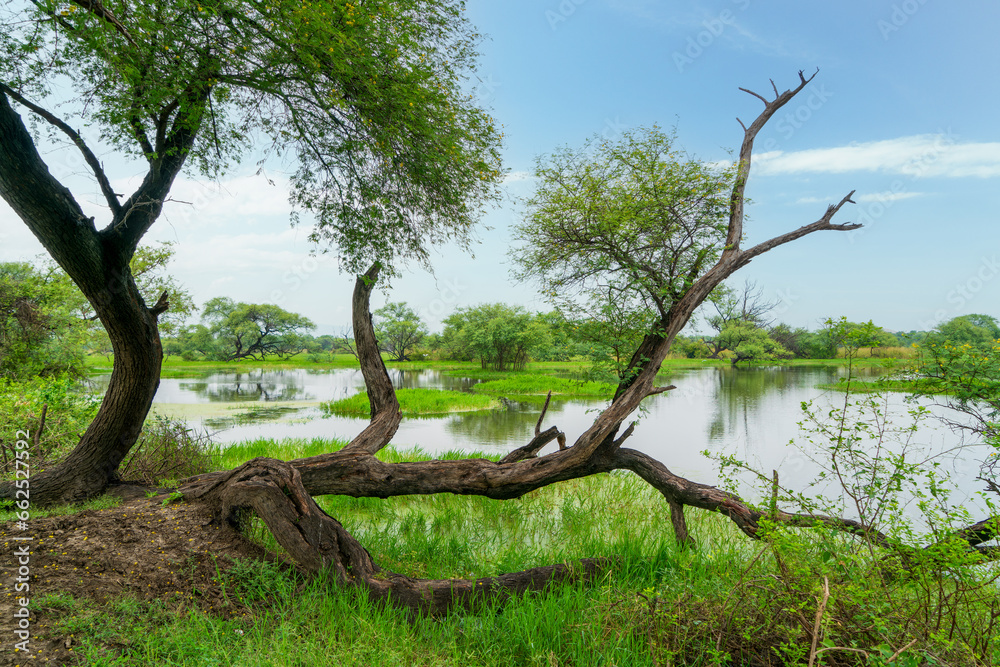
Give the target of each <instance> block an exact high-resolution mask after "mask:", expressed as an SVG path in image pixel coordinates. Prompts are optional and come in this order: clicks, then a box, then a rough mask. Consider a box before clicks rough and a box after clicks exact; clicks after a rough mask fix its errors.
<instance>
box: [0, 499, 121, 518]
mask: <svg viewBox="0 0 1000 667" xmlns="http://www.w3.org/2000/svg"><path fill="white" fill-rule="evenodd" d="M8 502H12V501H8ZM121 502H122V501H121V498H119V497H117V496H110V495H103V496H98V497H96V498H93V499H91V500H88V501H86V502H82V503H75V504H71V505H50V506H48V507H34V506H33V507H32V508H31V518H32V519H40V518H42V517H47V516H62V515H64V514H78V513H80V512H85V511H87V510H105V509H109V508H111V507H118V505H120V504H121ZM17 514H18V510H16V509H9V507H5V508H0V521H17Z"/></svg>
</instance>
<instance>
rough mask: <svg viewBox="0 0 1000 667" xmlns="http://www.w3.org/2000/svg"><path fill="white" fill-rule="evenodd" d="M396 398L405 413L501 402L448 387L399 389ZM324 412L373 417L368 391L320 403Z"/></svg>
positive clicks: (470, 408) (490, 405)
mask: <svg viewBox="0 0 1000 667" xmlns="http://www.w3.org/2000/svg"><path fill="white" fill-rule="evenodd" d="M396 398H397V399H398V400H399V409H400V411H401V412H402V413H403V414H404V415H441V414H448V413H451V412H472V411H476V410H494V409H496V408H499V407H500V402H499V401H498V400H497V399H495V398H490V397H489V396H482V395H477V394H470V393H467V392H462V391H449V390H447V389H397V390H396ZM321 407H322V409H323V411H324V412H327V413H329V414H334V415H345V416H351V417H370V416H371V405H370V404H369V402H368V392H366V391H363V392H361V393H360V394H354V395H353V396H348V397H347V398H342V399H340V400H338V401H331V402H329V403H323V404H322V405H321Z"/></svg>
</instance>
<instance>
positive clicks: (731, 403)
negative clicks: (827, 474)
mask: <svg viewBox="0 0 1000 667" xmlns="http://www.w3.org/2000/svg"><path fill="white" fill-rule="evenodd" d="M389 372H390V375H391V377H392V380H393V382H394V384H395V386H396V387H397V388H410V387H423V388H435V389H452V390H459V391H468V390H469V389H470V388H471V387H472V385H473V384H475V381H474V380H470V379H467V378H461V377H454V376H450V375H444V374H442V373H441V372H439V371H436V370H415V371H409V370H408V371H402V370H398V369H390V371H389ZM844 372H845V369H843V368H838V367H835V366H829V367H815V366H812V367H806V366H798V367H773V368H750V369H737V370H734V369H731V368H723V367H718V366H712V367H705V368H695V369H690V370H681V371H675V372H673V374H671V375H670V376H668V377H664V378H662V379H661V384H667V383H670V384H675V385H677V389H675V390H673V391H670V392H667V393H665V394H661V395H659V396H654V397H652V398H650V399H647V401H646V403H645V405H644V407H643V409H642V410H641V411H640V412H639V413H637V414H636V415H635V416H634V417H635V419H637V420H638V421H639V424H638V425H637V427H636V429H635V434H634V435H633V436H632V437H631V438H630V439H629V441H628V443H627V445H626V446H628V447H631V448H634V449H638V450H640V451H643V452H645V453H647V454H649V455H651V456H654V457H655V458H657V459H659V460H660V461H662V462H664V463H665V464H666V465H667V466H668V467H669V468H670V469H671V470H672V471H673V472H675V473H677V474H680V475H684V476H688V477H692V478H693V479H697V480H699V481H702V482H705V483H717V481H718V474H717V473H718V471H717V464H716V463H715V462H714V461H713V460H712V459H711V458H710V457H706V456H705V455H704V454H703V452H706V451H707V452H710V453H713V454H716V455H722V454H727V455H734V456H737V457H739V458H741V459H743V460H746V461H748V462H750V463H751V464H753V465H754V467H756V468H758V469H760V470H763V471H765V472H766V473H770V471H771V470H772V469H778V470H779V471H780V473H781V475H782V479H783V480H788V481H795V480H796V478H797V477H799V478H809V477H814V476H815V474H816V466H815V464H814V463H812V462H811V461H810V460H809V458H808V456H807V455H806V453H804V452H803V448H804V449H805V452H808V451H810V446H809V444H808V439H807V434H806V433H804V432H803V431H802V430H801V429H800V426H799V424H800V422H802V421H803V418H804V413H803V409H802V404H803V403H804V402H810V401H811V402H812V403H813V405H814V407H815V408H816V409H817V411H818V412H820V413H822V414H825V413H826V412H827V411H828V410H829V409H830V408H831V407H833V406H837V405H842V404H843V402H844V395H843V393H837V392H832V391H829V390H824V389H820V388H819V387H818V386H817V385H820V384H824V383H831V382H834V381H836V380H837V378H838V377H841V376H842V375H843V374H844ZM98 381H99V382H100V380H98ZM104 381H105V382H106V379H105V380H104ZM97 389H98V390H99V391H103V388H102V387H100V386H98V388H97ZM363 389H364V380H363V378H362V376H361V372H360V371H356V370H319V371H317V370H308V369H292V370H283V371H273V370H267V371H257V372H238V373H211V374H208V375H205V376H204V377H199V378H194V379H176V378H174V379H171V378H164V379H162V380H161V381H160V387H159V391H158V392H157V394H156V398H155V399H154V405H153V408H154V410H155V411H156V412H158V413H160V414H166V415H170V416H174V417H178V418H182V419H185V420H186V421H187V422H188V423H189V424H190V425H191V426H192V428H195V429H198V430H204V431H208V432H210V433H211V434H212V436H213V438H214V439H215V440H216V441H218V442H222V443H233V442H240V441H243V440H248V439H257V438H276V439H280V438H316V437H324V438H341V439H345V440H347V439H350V438H351V437H353V436H354V435H356V434H357V433H358V432H360V431H361V429H363V428H364V427H365V425H366V423H367V420H365V419H353V418H345V417H327V416H325V415H324V414H323V413H322V411H321V410H320V409H319V404H320V403H321V402H323V401H330V400H335V399H339V398H343V397H346V396H349V395H351V394H353V393H355V392H358V391H361V390H363ZM904 398H905V397H904V396H903V395H902V394H891V395H890V396H889V399H888V402H887V403H886V405H885V406H884V408H885V410H886V411H887V412H888V414H889V415H890V416H891V417H892V418H893V419H895V420H896V421H897V423H898V424H899V426H904V425H906V424H908V421H907V419H906V414H907V411H908V410H910V409H912V408H913V405H912V404H910V403H907V402H906V401H905V400H904ZM604 405H605V403H604V401H600V400H576V399H574V400H553V402H552V405H551V406H550V407H549V410H548V413H547V414H546V417H545V421H544V424H543V428H548V427H549V426H553V425H554V426H558V427H559V428H560V429H561V430H563V431H564V432H565V433H566V434H567V439H568V441H569V442H570V443H572V442H573V440H574V439H575V438H576V436H578V435H579V434H580V433H581V432H582V431H584V430H585V429H586V428H587V426H588V425H589V424H590V423H592V421H593V419H594V418H595V416H596V415H597V413H598V412H599V411H600V409H601V408H602V407H603V406H604ZM931 409H932V411H934V412H942V411H943V408H940V407H936V406H931ZM539 411H540V407H539V406H537V405H528V404H519V403H508V404H507V406H506V407H505V408H503V409H499V410H493V411H484V412H467V413H458V414H451V415H447V416H439V417H414V418H404V419H403V422H402V424H401V425H400V427H399V430H398V432H397V433H396V436H395V438H394V439H393V444H394V446H396V447H397V448H399V449H405V448H408V447H411V446H418V447H420V448H421V449H422V450H423V451H425V452H427V453H429V454H440V453H442V452H446V451H449V450H459V451H483V452H491V453H504V452H508V451H510V450H511V449H514V448H515V447H518V446H520V445H523V444H524V443H526V442H527V441H528V440H529V439H530V438H531V436H532V434H533V430H534V425H535V422H536V421H537V419H538V415H539ZM960 438H961V436H960V435H958V434H955V433H953V432H952V431H950V430H948V429H947V428H945V427H943V426H941V425H940V424H939V423H938V422H937V421H936V420H934V419H929V420H926V421H925V422H924V423H923V424H922V425H921V426H920V428H919V429H917V431H916V433H915V435H914V436H913V439H914V440H915V441H916V444H917V445H919V447H920V448H921V449H922V450H923V451H927V452H932V451H943V450H947V449H950V448H953V447H955V446H956V445H958V444H960V442H961V440H960ZM793 441H794V442H796V443H797V444H798V446H795V445H792V444H790V443H791V442H793ZM554 446H555V445H552V447H554ZM981 456H982V454H981V452H973V453H969V452H962V453H960V454H958V455H953V456H950V457H948V458H946V459H944V462H943V467H944V469H945V472H946V473H947V474H948V475H949V476H951V477H952V478H953V479H954V480H956V481H958V482H959V485H960V486H962V487H967V488H968V490H972V487H973V486H976V487H978V486H980V484H979V483H976V482H975V481H974V480H975V477H976V474H977V473H978V460H979V459H980V458H981Z"/></svg>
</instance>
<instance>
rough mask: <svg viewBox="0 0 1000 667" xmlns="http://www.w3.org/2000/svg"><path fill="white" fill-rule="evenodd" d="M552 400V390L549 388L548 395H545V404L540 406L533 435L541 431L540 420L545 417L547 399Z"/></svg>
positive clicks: (547, 406) (547, 405)
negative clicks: (540, 412)
mask: <svg viewBox="0 0 1000 667" xmlns="http://www.w3.org/2000/svg"><path fill="white" fill-rule="evenodd" d="M551 400H552V391H551V390H549V395H548V396H546V397H545V405H543V406H542V414H540V415H538V422H536V423H535V436H538V434H539V433H541V431H542V420H543V419H545V411H546V410H548V409H549V401H551Z"/></svg>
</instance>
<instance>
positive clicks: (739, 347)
mask: <svg viewBox="0 0 1000 667" xmlns="http://www.w3.org/2000/svg"><path fill="white" fill-rule="evenodd" d="M716 343H717V345H718V346H719V348H720V349H722V350H728V351H729V352H731V353H732V355H733V357H732V364H733V366H736V365H737V364H738V363H740V362H741V361H747V362H750V361H768V360H771V359H775V358H778V357H787V356H791V352H789V351H788V350H786V349H785V348H784V347H782V346H781V344H780V343H778V342H777V341H775V340H774V339H773V338H771V336H770V335H769V334H768V333H767V331H765V330H764V329H762V328H760V327H758V326H757V325H755V324H753V323H752V322H745V321H732V322H729V323H728V324H726V325H725V327H724V328H723V329H722V331H720V332H719V335H718V336H717V337H716Z"/></svg>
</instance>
